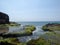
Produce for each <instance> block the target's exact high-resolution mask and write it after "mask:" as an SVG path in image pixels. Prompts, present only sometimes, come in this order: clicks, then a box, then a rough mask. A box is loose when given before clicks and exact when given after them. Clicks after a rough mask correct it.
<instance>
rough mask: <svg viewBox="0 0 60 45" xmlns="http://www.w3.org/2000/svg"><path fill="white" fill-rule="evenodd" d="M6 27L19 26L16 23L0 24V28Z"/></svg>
mask: <svg viewBox="0 0 60 45" xmlns="http://www.w3.org/2000/svg"><path fill="white" fill-rule="evenodd" d="M8 26H20V24H18V23H16V22H10V24H0V27H8Z"/></svg>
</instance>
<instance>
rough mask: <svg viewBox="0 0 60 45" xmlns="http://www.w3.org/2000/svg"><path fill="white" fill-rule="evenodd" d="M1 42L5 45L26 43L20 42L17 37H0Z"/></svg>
mask: <svg viewBox="0 0 60 45" xmlns="http://www.w3.org/2000/svg"><path fill="white" fill-rule="evenodd" d="M1 38H2V37H1ZM0 44H3V45H25V43H21V42H19V40H18V39H17V38H5V39H3V38H2V39H0Z"/></svg>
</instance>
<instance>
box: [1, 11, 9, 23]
mask: <svg viewBox="0 0 60 45" xmlns="http://www.w3.org/2000/svg"><path fill="white" fill-rule="evenodd" d="M0 24H9V16H8V15H7V14H5V13H2V12H0Z"/></svg>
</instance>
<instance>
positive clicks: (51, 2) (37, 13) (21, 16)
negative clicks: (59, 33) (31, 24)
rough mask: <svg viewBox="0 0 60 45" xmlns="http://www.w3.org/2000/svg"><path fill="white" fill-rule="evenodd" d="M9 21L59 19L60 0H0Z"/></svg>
mask: <svg viewBox="0 0 60 45" xmlns="http://www.w3.org/2000/svg"><path fill="white" fill-rule="evenodd" d="M0 12H4V13H7V14H8V15H9V17H10V21H60V0H0Z"/></svg>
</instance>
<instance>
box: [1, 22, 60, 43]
mask: <svg viewBox="0 0 60 45" xmlns="http://www.w3.org/2000/svg"><path fill="white" fill-rule="evenodd" d="M17 23H19V24H21V26H19V27H5V28H4V29H2V28H1V29H2V30H0V32H19V31H20V32H22V31H24V30H23V26H25V25H34V26H35V27H36V30H35V31H33V34H32V35H31V36H24V37H17V38H18V39H19V41H21V42H28V41H29V40H32V39H37V38H39V37H40V36H41V35H43V34H45V33H46V32H44V31H43V30H42V26H43V25H45V24H48V23H60V21H41V22H17Z"/></svg>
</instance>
